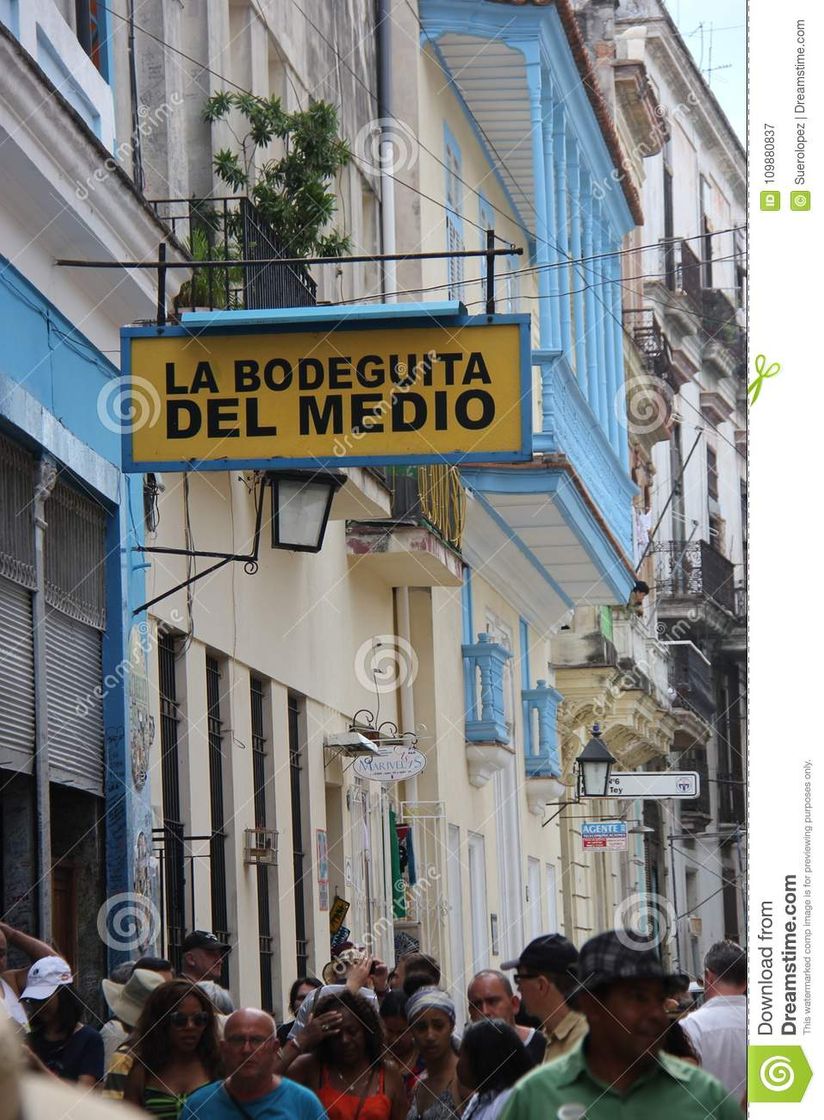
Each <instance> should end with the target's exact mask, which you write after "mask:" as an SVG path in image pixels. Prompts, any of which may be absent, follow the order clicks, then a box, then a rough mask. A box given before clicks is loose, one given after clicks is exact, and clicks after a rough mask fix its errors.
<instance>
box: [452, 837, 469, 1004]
mask: <svg viewBox="0 0 824 1120" xmlns="http://www.w3.org/2000/svg"><path fill="white" fill-rule="evenodd" d="M448 844H449V854H448V863H447V888H448V891H449V944H450V948H451V954H450V955H451V970H450V975H449V979H450V981H451V984H450V989H449V990H450V994H451V996H452V999H453V1000H454V1002H455V1010H456V1011H457V1022H458V1023H462V1022H463V1021H464V1019H465V1018H466V987H467V984H468V983H469V980H468V977H467V975H466V952H465V949H464V941H465V938H464V922H463V876H462V875H461V830H460V829H459V828H458V826H457V825H456V824H451V825H450V826H449V836H448Z"/></svg>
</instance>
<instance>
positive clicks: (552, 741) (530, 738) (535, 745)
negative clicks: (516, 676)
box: [521, 681, 563, 778]
mask: <svg viewBox="0 0 824 1120" xmlns="http://www.w3.org/2000/svg"><path fill="white" fill-rule="evenodd" d="M521 699H522V701H523V705H524V728H525V744H524V754H525V756H526V776H527V777H528V778H560V776H561V752H560V750H559V748H558V705H559V704H560V703H561V701H562V700H563V696H562V695H561V693H560V692H558V691H557V689H554V688H552V687H551V685H548V684H547V683H546V681H538V684H537V685H536V686H535V688H525V689H523V691H522V692H521ZM536 716H537V721H536ZM536 722H537V732H536V726H535V725H536Z"/></svg>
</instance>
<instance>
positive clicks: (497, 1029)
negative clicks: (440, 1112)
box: [458, 1019, 534, 1120]
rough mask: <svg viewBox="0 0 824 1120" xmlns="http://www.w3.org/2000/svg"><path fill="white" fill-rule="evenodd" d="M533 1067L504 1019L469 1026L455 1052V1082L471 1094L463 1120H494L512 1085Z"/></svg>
mask: <svg viewBox="0 0 824 1120" xmlns="http://www.w3.org/2000/svg"><path fill="white" fill-rule="evenodd" d="M533 1068H534V1066H533V1063H532V1059H531V1058H530V1056H529V1054H528V1053H527V1050H526V1048H525V1047H524V1044H523V1042H521V1039H520V1038H519V1037H518V1033H517V1031H515V1030H514V1029H513V1028H512V1027H510V1026H509V1024H508V1023H505V1022H504V1021H503V1019H480V1020H479V1021H478V1022H476V1023H470V1024H469V1026H468V1027H467V1028H466V1030H465V1031H464V1036H463V1038H462V1039H461V1048H460V1050H459V1051H458V1079H459V1081H460V1083H461V1085H462V1086H463V1087H464V1088H465V1089H469V1090H470V1091H471V1093H472V1096H471V1097H470V1098H469V1100H468V1101H467V1102H466V1106H465V1107H464V1110H463V1113H462V1120H497V1118H498V1117H499V1116H500V1114H501V1111H502V1110H503V1107H504V1105H505V1104H506V1102H507V1099H508V1097H509V1095H510V1093H511V1092H512V1087H513V1086H514V1084H515V1082H516V1081H520V1079H521V1078H522V1077H523V1076H524V1074H525V1073H529V1071H530V1070H531V1069H533Z"/></svg>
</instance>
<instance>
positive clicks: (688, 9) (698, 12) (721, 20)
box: [665, 0, 747, 144]
mask: <svg viewBox="0 0 824 1120" xmlns="http://www.w3.org/2000/svg"><path fill="white" fill-rule="evenodd" d="M665 2H666V4H667V8H668V9H669V11H670V14H671V15H672V17H673V19H674V20H675V22H676V23H677V25H678V30H679V31H680V32H681V34H682V36H683V37H684V40H685V42H686V44H687V46H688V47H689V49H690V50H691V51H692V54H693V57H694V58H695V61H696V63H697V64H698V65H699V66H700V67H701V69H702V71H703V73H704V77H705V78H706V80H707V81H708V82H709V84H710V86H711V88H712V92H713V93H714V94H715V96H716V97H717V98H718V100H719V102H720V103H721V108H722V109H723V110H724V112H725V113H726V114H727V116H728V117H729V120H730V123H731V124H732V126H733V128H734V129H735V131H736V132H737V133H738V136H739V138H740V140H741V143H742V144H743V143H745V141H746V134H747V40H746V35H747V26H746V22H747V5H746V0H665ZM702 27H703V33H702V30H699V29H700V28H702ZM719 67H724V69H719ZM710 68H711V70H710ZM708 70H710V72H709V73H708V72H707V71H708Z"/></svg>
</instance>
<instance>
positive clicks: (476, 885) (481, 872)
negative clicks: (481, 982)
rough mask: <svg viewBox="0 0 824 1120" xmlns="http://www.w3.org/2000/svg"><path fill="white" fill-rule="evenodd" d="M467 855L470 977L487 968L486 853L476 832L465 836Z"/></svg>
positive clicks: (488, 951)
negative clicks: (470, 941)
mask: <svg viewBox="0 0 824 1120" xmlns="http://www.w3.org/2000/svg"><path fill="white" fill-rule="evenodd" d="M467 849H468V855H469V901H470V908H471V914H472V965H471V969H472V975H474V974H475V973H476V972H479V971H480V970H481V969H482V968H489V957H490V946H489V911H488V910H487V905H486V852H485V849H484V838H483V836H481V835H479V834H478V833H476V832H470V833H469V835H468V836H467Z"/></svg>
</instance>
